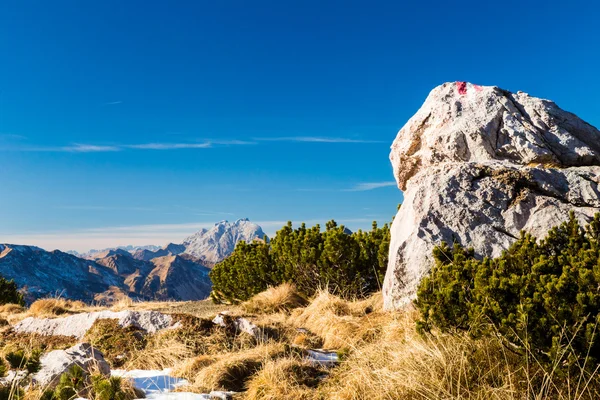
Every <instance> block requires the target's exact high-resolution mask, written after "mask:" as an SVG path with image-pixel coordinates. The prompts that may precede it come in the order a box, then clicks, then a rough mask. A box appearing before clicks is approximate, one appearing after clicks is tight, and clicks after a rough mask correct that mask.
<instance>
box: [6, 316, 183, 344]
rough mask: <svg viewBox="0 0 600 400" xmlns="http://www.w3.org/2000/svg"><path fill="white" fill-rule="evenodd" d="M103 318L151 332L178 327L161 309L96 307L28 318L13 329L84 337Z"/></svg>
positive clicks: (123, 325) (21, 331)
mask: <svg viewBox="0 0 600 400" xmlns="http://www.w3.org/2000/svg"><path fill="white" fill-rule="evenodd" d="M99 319H116V320H118V321H119V325H120V326H122V327H124V328H125V327H128V326H134V327H136V328H139V329H141V330H143V331H145V332H147V333H156V332H158V331H159V330H162V329H166V328H169V327H172V326H173V327H175V326H176V325H174V324H173V318H172V317H171V316H170V315H167V314H162V313H160V312H158V311H119V312H115V311H109V310H105V311H96V312H91V313H80V314H73V315H70V316H68V317H61V318H34V317H29V318H25V319H24V320H23V321H21V322H19V323H18V324H16V325H15V326H14V327H13V329H14V331H15V332H18V333H37V334H39V335H44V336H74V337H76V338H79V339H81V338H83V336H84V335H85V334H86V332H87V331H88V330H89V329H90V328H91V327H92V325H94V322H96V321H97V320H99Z"/></svg>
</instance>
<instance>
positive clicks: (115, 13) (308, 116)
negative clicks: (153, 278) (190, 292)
mask: <svg viewBox="0 0 600 400" xmlns="http://www.w3.org/2000/svg"><path fill="white" fill-rule="evenodd" d="M485 3H488V2H479V1H478V2H469V1H463V2H458V3H457V2H445V1H444V2H442V1H429V2H423V1H420V2H416V1H415V2H411V3H408V2H393V1H372V0H371V1H324V0H320V1H310V0H306V1H261V0H254V1H235V0H230V1H210V2H209V1H168V2H167V1H162V2H158V1H133V0H128V1H112V0H105V1H78V0H77V1H76V0H73V1H61V0H57V1H52V2H49V1H45V0H44V1H28V0H22V1H4V2H2V3H1V4H0V54H1V55H2V62H0V172H1V173H2V175H1V178H0V179H1V180H0V210H2V213H1V214H0V215H1V216H0V242H11V243H23V244H36V245H40V246H42V247H45V248H48V249H53V248H60V249H63V250H66V249H78V250H85V249H87V248H92V247H96V248H97V247H107V246H112V245H125V244H164V243H166V242H168V241H180V240H181V239H182V238H183V237H185V236H186V235H188V234H191V233H192V232H194V231H195V230H197V229H198V228H200V227H203V226H207V225H211V224H213V223H214V222H216V221H219V220H223V219H228V220H235V219H237V218H243V217H248V218H250V219H251V220H253V221H257V222H259V223H261V224H263V225H264V228H265V230H266V231H267V232H268V233H270V234H272V233H274V232H275V230H276V229H278V228H279V227H280V226H281V225H282V224H283V223H284V222H285V221H287V220H293V221H307V222H309V223H314V222H317V221H322V222H324V221H326V220H328V219H330V218H335V219H337V220H340V221H342V222H344V223H345V224H346V225H347V226H349V227H350V228H352V229H357V228H368V227H369V226H370V221H372V220H374V219H375V220H378V221H381V222H384V221H388V220H390V219H391V217H392V215H393V214H394V213H395V210H396V205H397V204H398V203H399V202H401V201H402V196H401V193H400V191H399V190H398V189H397V188H395V187H394V185H393V176H392V172H391V167H390V164H389V161H388V153H389V146H390V144H391V143H392V141H393V139H394V137H395V135H396V133H397V131H398V130H399V129H400V128H401V127H402V125H403V124H404V123H405V122H406V121H407V120H408V118H410V116H411V115H412V114H414V112H415V111H416V110H417V109H418V108H419V106H420V105H421V104H422V102H423V101H424V99H425V97H426V96H427V94H428V92H429V91H430V90H431V89H432V88H433V87H435V86H436V85H439V84H441V83H443V82H445V81H456V80H467V81H471V82H474V83H478V84H483V85H498V86H501V87H504V88H506V89H509V90H513V91H517V90H522V91H526V92H528V93H530V94H532V95H535V96H539V97H544V98H549V99H552V100H554V101H556V102H557V103H558V104H559V105H560V106H561V107H563V108H564V109H567V110H569V111H572V112H575V113H576V114H578V115H579V116H580V117H582V118H584V119H585V120H587V121H588V122H590V123H592V124H593V125H596V126H598V125H600V114H599V111H600V100H599V96H598V93H600V78H599V77H598V65H599V64H600V63H599V61H600V46H599V43H600V29H598V25H597V21H598V16H599V14H600V8H599V6H597V5H594V4H593V2H577V1H570V2H553V1H544V2H541V1H527V2H516V1H504V2H501V3H498V2H495V3H492V2H490V4H489V5H488V4H485Z"/></svg>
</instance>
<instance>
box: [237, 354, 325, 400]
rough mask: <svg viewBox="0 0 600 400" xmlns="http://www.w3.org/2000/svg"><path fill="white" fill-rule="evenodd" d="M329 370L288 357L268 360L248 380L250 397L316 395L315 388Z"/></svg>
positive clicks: (303, 398) (302, 398) (305, 398)
mask: <svg viewBox="0 0 600 400" xmlns="http://www.w3.org/2000/svg"><path fill="white" fill-rule="evenodd" d="M325 374H326V372H325V371H324V370H322V369H320V368H318V367H315V366H313V365H311V364H309V363H307V362H306V361H303V360H300V359H298V358H293V357H285V358H280V359H275V360H269V361H267V362H266V363H265V364H264V366H263V368H262V369H261V370H260V371H259V372H257V373H256V374H255V375H254V376H253V377H252V378H251V379H250V380H249V381H248V383H247V388H248V390H247V392H246V393H245V396H244V398H245V399H247V400H277V399H296V400H309V399H313V398H315V394H316V391H315V388H316V387H317V386H318V384H319V383H320V380H321V376H323V375H325Z"/></svg>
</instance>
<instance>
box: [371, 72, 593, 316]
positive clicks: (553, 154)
mask: <svg viewBox="0 0 600 400" xmlns="http://www.w3.org/2000/svg"><path fill="white" fill-rule="evenodd" d="M390 159H391V161H392V165H393V167H394V173H395V177H396V180H397V182H398V186H399V187H400V188H401V189H402V190H404V202H403V204H402V207H401V208H400V210H399V212H398V214H397V216H396V218H395V219H394V223H393V225H392V242H391V245H390V261H389V265H388V270H387V273H386V278H385V282H384V287H383V295H384V308H386V309H394V308H400V307H403V306H405V305H406V304H408V303H410V301H411V300H412V299H414V297H415V294H416V288H417V285H418V283H419V282H420V280H421V279H422V278H423V277H424V276H425V275H427V274H428V273H429V271H430V269H431V266H432V263H433V260H432V250H433V248H434V246H436V245H439V244H440V243H441V242H442V241H445V242H447V243H449V244H452V243H454V242H458V243H460V244H462V245H465V246H469V247H473V248H474V250H475V253H476V256H478V257H484V256H490V257H495V256H498V255H500V254H501V252H502V250H504V249H506V248H507V247H508V246H510V244H511V243H513V242H514V241H515V240H516V239H517V238H518V236H519V232H520V231H521V230H525V231H527V232H531V233H532V234H533V235H535V236H537V237H539V238H541V237H543V236H545V234H546V232H547V231H548V229H549V228H551V227H552V226H555V225H557V224H560V223H561V222H563V221H565V220H566V219H567V218H568V214H569V211H574V212H575V215H576V216H577V218H578V219H580V221H581V222H583V223H585V222H588V221H589V220H590V219H591V217H592V216H593V215H594V214H595V213H597V212H600V192H599V189H598V183H599V182H600V178H599V177H600V167H599V165H600V132H599V131H598V130H597V129H596V128H594V127H592V126H591V125H589V124H587V123H585V122H584V121H582V120H580V119H579V118H578V117H576V116H575V115H573V114H570V113H567V112H565V111H563V110H561V109H560V108H558V106H556V105H555V104H554V103H552V102H550V101H547V100H541V99H538V98H534V97H530V96H528V95H527V94H525V93H522V92H519V93H517V94H513V93H509V92H507V91H504V90H502V89H499V88H497V87H479V86H475V85H471V84H463V83H446V84H444V85H442V86H439V87H437V88H436V89H434V90H433V91H432V92H431V94H430V95H429V97H428V98H427V100H426V101H425V103H424V105H423V106H422V107H421V109H420V110H419V111H418V112H417V114H415V115H414V116H413V117H412V118H411V119H410V120H409V121H408V122H407V124H406V125H405V126H404V127H403V128H402V129H401V130H400V132H399V133H398V136H397V138H396V140H395V141H394V143H393V145H392V152H391V154H390Z"/></svg>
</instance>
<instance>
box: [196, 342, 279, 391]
mask: <svg viewBox="0 0 600 400" xmlns="http://www.w3.org/2000/svg"><path fill="white" fill-rule="evenodd" d="M285 354H286V346H284V345H283V344H280V343H271V344H266V345H260V346H257V347H255V348H253V349H249V350H244V351H240V352H236V353H226V354H222V355H220V356H218V359H217V361H215V362H213V363H212V364H210V365H209V366H207V367H205V368H202V369H201V370H200V372H198V374H197V375H196V377H195V378H194V381H193V383H192V385H191V386H188V387H185V388H184V390H186V391H187V390H191V391H194V392H197V393H209V392H210V391H212V390H233V391H236V392H239V391H242V390H243V389H244V386H245V383H246V381H247V380H248V379H249V378H250V377H252V376H253V375H254V374H255V373H256V372H258V371H259V370H260V369H261V367H262V366H263V364H264V363H265V362H267V361H268V360H271V359H275V358H279V357H282V356H284V355H285Z"/></svg>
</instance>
